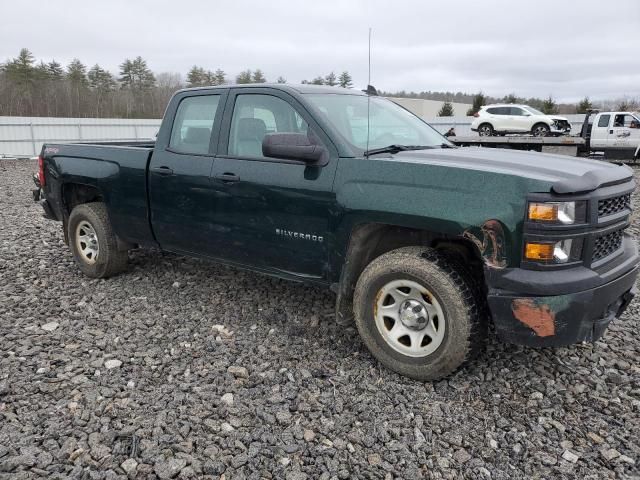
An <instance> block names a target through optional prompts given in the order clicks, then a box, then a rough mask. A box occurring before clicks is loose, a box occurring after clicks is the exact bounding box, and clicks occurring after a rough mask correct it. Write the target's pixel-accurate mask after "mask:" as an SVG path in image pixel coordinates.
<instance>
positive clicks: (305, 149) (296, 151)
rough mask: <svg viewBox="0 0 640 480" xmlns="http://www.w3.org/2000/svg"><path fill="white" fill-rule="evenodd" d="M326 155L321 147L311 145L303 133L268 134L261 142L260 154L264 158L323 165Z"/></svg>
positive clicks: (325, 151)
mask: <svg viewBox="0 0 640 480" xmlns="http://www.w3.org/2000/svg"><path fill="white" fill-rule="evenodd" d="M327 153H328V152H327V150H326V149H325V148H324V147H323V146H322V145H316V144H313V143H311V141H310V140H309V137H308V136H307V135H306V134H304V133H291V132H286V133H269V134H267V135H265V137H264V139H263V140H262V154H263V155H264V156H265V157H270V158H284V159H287V160H300V161H302V162H306V163H313V164H322V165H324V164H325V163H326V160H327V159H328V154H327Z"/></svg>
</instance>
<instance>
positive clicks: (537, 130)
mask: <svg viewBox="0 0 640 480" xmlns="http://www.w3.org/2000/svg"><path fill="white" fill-rule="evenodd" d="M549 132H551V129H550V128H549V125H547V124H546V123H538V124H536V125H534V126H533V128H532V129H531V134H532V135H533V136H534V137H546V136H547V135H549Z"/></svg>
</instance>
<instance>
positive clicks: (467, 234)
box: [462, 220, 507, 268]
mask: <svg viewBox="0 0 640 480" xmlns="http://www.w3.org/2000/svg"><path fill="white" fill-rule="evenodd" d="M462 236H463V237H464V238H467V239H469V240H471V241H472V242H473V243H474V244H475V246H476V247H478V250H480V254H481V255H482V258H483V259H484V261H485V263H486V264H487V265H489V266H490V267H493V268H505V267H506V266H507V259H506V255H505V251H504V230H503V229H502V224H501V223H500V222H499V221H497V220H487V221H486V222H484V223H483V224H482V225H481V226H480V227H474V228H469V229H467V230H465V231H464V232H463V233H462Z"/></svg>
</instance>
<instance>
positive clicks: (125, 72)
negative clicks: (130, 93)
mask: <svg viewBox="0 0 640 480" xmlns="http://www.w3.org/2000/svg"><path fill="white" fill-rule="evenodd" d="M119 80H120V83H121V84H122V87H123V88H128V89H131V90H136V91H146V90H150V89H151V88H153V87H154V86H155V84H156V77H155V75H154V74H153V72H152V71H151V70H150V69H149V67H148V66H147V62H146V61H145V60H143V59H142V57H140V56H138V57H136V58H135V59H133V60H129V59H128V58H127V59H125V61H124V62H123V63H122V64H121V65H120V78H119Z"/></svg>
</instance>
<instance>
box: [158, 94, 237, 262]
mask: <svg viewBox="0 0 640 480" xmlns="http://www.w3.org/2000/svg"><path fill="white" fill-rule="evenodd" d="M226 92H227V90H218V91H211V92H206V93H205V92H197V91H192V92H186V93H185V94H183V96H182V98H180V99H179V100H178V102H179V103H178V104H177V107H176V108H174V111H173V112H172V111H171V109H168V110H167V113H166V115H165V117H166V118H167V119H170V118H174V121H173V125H172V126H170V127H171V128H170V130H171V131H170V133H169V132H167V133H166V138H164V139H162V138H159V140H158V144H156V149H155V150H154V152H153V155H152V157H151V163H150V165H149V204H150V209H151V225H152V227H153V231H154V234H155V236H156V240H157V241H158V243H159V244H160V246H161V247H162V248H163V249H165V250H171V251H178V252H190V253H196V254H204V255H207V254H209V252H210V250H211V245H212V244H213V243H214V242H215V238H216V235H218V232H217V231H216V230H215V224H214V223H213V222H212V217H211V214H212V209H211V206H212V205H213V203H214V200H215V192H214V190H213V188H212V186H211V178H210V175H211V168H212V166H213V153H214V148H215V145H216V143H217V134H218V130H219V127H220V120H221V118H222V111H223V109H224V100H225V98H226ZM173 114H175V116H174V117H172V115H173ZM165 121H166V120H165ZM167 128H169V127H167ZM161 133H162V132H161Z"/></svg>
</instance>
